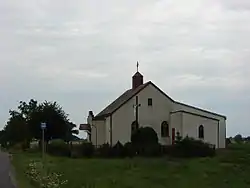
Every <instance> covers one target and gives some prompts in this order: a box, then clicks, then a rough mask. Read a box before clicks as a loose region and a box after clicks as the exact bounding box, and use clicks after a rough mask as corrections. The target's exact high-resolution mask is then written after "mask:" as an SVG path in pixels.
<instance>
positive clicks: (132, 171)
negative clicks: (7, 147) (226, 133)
mask: <svg viewBox="0 0 250 188" xmlns="http://www.w3.org/2000/svg"><path fill="white" fill-rule="evenodd" d="M40 157H41V156H40V155H38V154H32V153H18V154H15V155H14V161H13V164H14V166H15V168H16V173H17V180H18V182H19V186H20V188H33V187H32V186H31V185H29V181H28V180H27V178H26V176H25V173H24V172H25V168H26V166H27V165H28V163H29V161H30V159H39V158H40ZM46 161H47V166H48V167H49V168H51V169H53V171H55V172H60V173H62V174H63V176H62V177H61V178H62V179H64V180H68V184H67V185H64V186H63V188H111V187H112V188H116V187H117V188H133V187H136V188H151V187H152V188H165V187H169V188H172V187H173V188H189V187H190V188H193V187H198V186H199V187H202V188H228V187H230V188H234V187H235V188H236V187H237V188H239V187H241V188H244V187H246V188H248V187H250V178H249V174H250V146H249V145H242V146H241V145H235V146H233V147H231V148H230V149H227V150H224V151H220V152H218V155H217V156H216V157H215V158H200V159H182V160H180V159H175V160H170V159H167V158H155V159H146V158H134V159H69V158H61V157H51V156H47V159H46Z"/></svg>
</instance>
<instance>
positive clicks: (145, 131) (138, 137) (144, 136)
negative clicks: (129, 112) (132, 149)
mask: <svg viewBox="0 0 250 188" xmlns="http://www.w3.org/2000/svg"><path fill="white" fill-rule="evenodd" d="M131 142H132V144H133V145H135V146H140V145H148V144H157V143H158V137H157V133H156V132H155V131H154V129H153V128H151V127H140V128H139V129H138V130H137V131H135V133H134V134H132V136H131Z"/></svg>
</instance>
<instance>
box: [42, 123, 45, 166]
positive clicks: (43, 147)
mask: <svg viewBox="0 0 250 188" xmlns="http://www.w3.org/2000/svg"><path fill="white" fill-rule="evenodd" d="M41 129H42V160H43V164H44V155H45V154H44V153H45V144H44V130H45V129H46V123H41Z"/></svg>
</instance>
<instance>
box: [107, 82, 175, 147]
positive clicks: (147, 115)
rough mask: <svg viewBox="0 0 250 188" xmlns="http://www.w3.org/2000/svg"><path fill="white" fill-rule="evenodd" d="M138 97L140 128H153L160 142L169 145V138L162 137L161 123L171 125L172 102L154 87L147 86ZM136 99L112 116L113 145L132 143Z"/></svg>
mask: <svg viewBox="0 0 250 188" xmlns="http://www.w3.org/2000/svg"><path fill="white" fill-rule="evenodd" d="M137 96H138V101H139V104H141V106H140V107H139V117H138V119H139V124H140V126H151V127H152V128H153V129H154V130H155V131H156V133H157V135H158V138H159V142H160V143H162V144H166V143H168V142H169V140H170V139H169V138H167V139H166V138H162V137H161V123H162V122H163V121H167V122H168V123H169V120H170V112H171V111H172V101H171V100H170V99H168V98H167V97H166V96H165V95H163V94H162V93H160V92H159V91H158V90H157V89H156V88H155V87H154V86H152V85H149V86H147V87H146V88H145V89H143V90H142V91H141V92H140V93H139V94H138V95H137ZM148 98H152V100H153V106H148ZM135 99H136V97H133V98H132V99H131V100H129V101H128V102H127V103H126V104H125V105H123V106H122V107H121V108H119V109H118V110H117V111H116V112H115V113H114V114H113V115H112V121H113V144H115V143H116V142H117V141H118V140H119V141H120V142H121V143H126V142H128V141H130V137H131V124H132V122H133V121H135V116H134V110H133V104H135ZM170 134H171V131H170Z"/></svg>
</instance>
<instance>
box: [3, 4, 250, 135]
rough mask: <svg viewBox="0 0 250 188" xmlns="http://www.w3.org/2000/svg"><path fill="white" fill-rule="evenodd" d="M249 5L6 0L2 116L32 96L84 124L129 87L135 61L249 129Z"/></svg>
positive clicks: (180, 94)
mask: <svg viewBox="0 0 250 188" xmlns="http://www.w3.org/2000/svg"><path fill="white" fill-rule="evenodd" d="M248 5H249V3H248V2H247V1H240V2H238V1H237V0H230V1H224V0H220V1H215V0H213V1H198V0H191V1H188V2H187V1H184V0H178V1H162V0H159V1H155V0H147V1H145V0H140V1H136V2H135V1H132V0H129V1H108V2H106V1H105V2H97V1H80V0H77V1H74V2H71V1H66V0H63V1H62V0H57V1H49V0H45V1H32V2H30V1H26V0H25V1H22V2H21V1H17V0H15V1H1V2H0V10H1V18H0V25H1V30H0V39H1V44H0V50H1V57H0V89H1V91H2V92H1V94H0V101H1V104H3V105H1V107H0V120H1V122H3V123H4V122H5V121H6V119H7V117H8V109H10V108H14V107H15V106H16V105H17V102H18V100H25V99H27V100H28V99H29V98H36V99H38V100H45V99H47V100H58V101H59V102H60V104H62V105H63V107H64V108H65V110H66V111H67V112H68V113H69V114H70V117H71V119H72V120H73V121H75V122H76V123H81V122H84V121H85V118H86V115H87V111H88V110H91V109H92V110H94V112H95V113H96V112H98V111H99V110H101V109H102V108H103V107H104V106H105V105H107V104H108V103H109V102H111V101H112V100H113V99H114V98H116V97H117V96H118V95H119V94H121V93H122V92H123V90H125V89H127V88H129V87H131V76H132V74H133V73H134V71H135V63H136V61H137V60H139V62H140V65H141V66H140V71H141V72H142V73H143V74H144V75H145V80H152V81H154V82H155V83H156V84H157V85H159V86H160V87H161V88H162V89H163V90H164V91H166V93H168V94H169V95H170V96H171V97H173V98H174V99H176V100H181V101H183V102H187V103H190V104H193V105H197V106H200V107H204V108H208V109H210V110H215V111H217V112H220V113H223V114H225V115H227V116H228V129H227V130H228V135H234V134H236V132H237V131H238V130H240V131H241V132H242V133H244V132H246V133H250V129H249V128H248V126H247V121H248V120H247V115H246V113H245V110H246V111H247V110H248V111H249V110H250V109H249V106H250V104H249V103H248V101H249V99H247V96H249V95H250V91H249V89H247V88H250V84H249V83H248V81H247V80H249V79H250V76H249V75H250V74H249V73H250V72H249V70H250V66H249V63H248V61H249V59H250V57H249V49H250V47H249V43H250V40H249V37H248V35H249V30H250V27H249V26H248V25H249V24H248V23H249V21H250V12H249V11H247V10H246V9H247V7H248ZM241 8H244V9H245V11H241V10H240V9H241ZM232 109H234V110H232ZM242 109H244V110H242ZM242 111H244V112H242ZM241 112H242V113H241ZM239 118H241V119H242V123H241V125H237V126H238V127H240V128H238V129H236V128H235V123H236V122H237V121H236V120H238V119H239Z"/></svg>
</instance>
